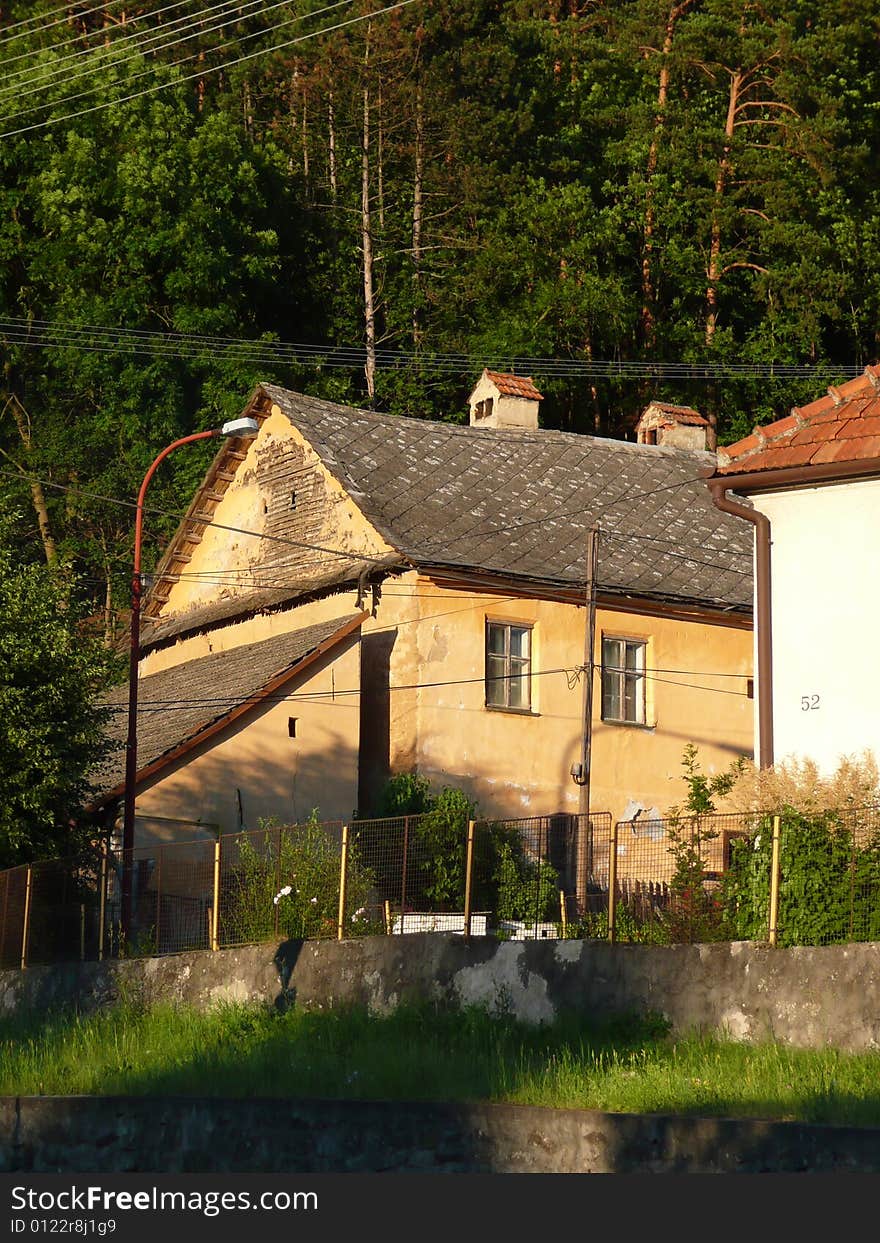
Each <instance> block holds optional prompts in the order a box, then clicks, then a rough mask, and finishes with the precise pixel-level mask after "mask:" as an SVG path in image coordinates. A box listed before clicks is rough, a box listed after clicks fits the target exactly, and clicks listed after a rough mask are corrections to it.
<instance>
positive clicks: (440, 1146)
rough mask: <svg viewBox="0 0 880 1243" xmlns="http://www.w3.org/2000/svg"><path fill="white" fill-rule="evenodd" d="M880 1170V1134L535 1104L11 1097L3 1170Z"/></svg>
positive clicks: (5, 1104)
mask: <svg viewBox="0 0 880 1243" xmlns="http://www.w3.org/2000/svg"><path fill="white" fill-rule="evenodd" d="M16 1171H27V1172H32V1173H64V1174H72V1173H77V1172H81V1171H82V1172H87V1173H91V1174H95V1173H113V1174H119V1173H128V1172H132V1171H136V1172H141V1173H149V1172H156V1171H160V1172H164V1173H172V1174H183V1173H201V1174H213V1173H223V1172H226V1171H229V1172H232V1173H236V1174H242V1173H250V1172H258V1173H264V1174H271V1173H285V1174H291V1173H296V1174H313V1173H329V1172H343V1171H344V1172H346V1173H371V1172H372V1173H378V1172H383V1173H395V1172H404V1171H406V1172H416V1173H502V1174H509V1173H530V1174H570V1173H577V1174H590V1173H596V1174H598V1173H644V1174H655V1173H656V1174H661V1173H719V1174H720V1173H756V1174H759V1173H765V1172H787V1173H798V1172H809V1173H831V1172H844V1171H846V1172H853V1173H876V1172H877V1171H880V1131H877V1130H870V1129H861V1128H858V1127H829V1126H806V1125H801V1124H799V1123H792V1122H763V1121H752V1120H731V1119H726V1118H674V1117H665V1116H662V1115H651V1116H646V1117H640V1116H638V1115H635V1114H603V1113H598V1112H595V1111H593V1110H586V1109H537V1108H533V1107H531V1106H527V1105H481V1104H476V1105H469V1104H464V1105H451V1104H450V1105H445V1104H426V1103H419V1104H415V1103H405V1102H404V1103H391V1102H387V1101H296V1100H292V1101H290V1100H208V1099H191V1098H186V1097H179V1098H171V1099H169V1098H167V1097H165V1098H152V1097H82V1096H80V1097H76V1096H74V1097H58V1096H54V1097H53V1096H42V1097H41V1096H31V1097H21V1098H18V1099H16V1098H11V1097H7V1098H0V1173H12V1172H16Z"/></svg>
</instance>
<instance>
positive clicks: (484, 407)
mask: <svg viewBox="0 0 880 1243" xmlns="http://www.w3.org/2000/svg"><path fill="white" fill-rule="evenodd" d="M494 404H495V401H494V398H492V397H485V398H484V399H483V400H482V401H478V402H477V404H476V406H475V408H474V415H475V416H476V418H478V419H488V418H489V417H490V415H491V414H492V408H493V406H494Z"/></svg>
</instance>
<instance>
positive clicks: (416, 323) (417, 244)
mask: <svg viewBox="0 0 880 1243" xmlns="http://www.w3.org/2000/svg"><path fill="white" fill-rule="evenodd" d="M424 160H425V115H424V101H423V99H422V84H421V82H419V84H418V86H417V87H416V149H415V169H414V172H413V215H412V262H413V311H412V331H413V344H414V345H415V346H416V347H418V346H419V345H420V344H421V341H422V313H421V302H422V210H423V207H422V190H423V183H424Z"/></svg>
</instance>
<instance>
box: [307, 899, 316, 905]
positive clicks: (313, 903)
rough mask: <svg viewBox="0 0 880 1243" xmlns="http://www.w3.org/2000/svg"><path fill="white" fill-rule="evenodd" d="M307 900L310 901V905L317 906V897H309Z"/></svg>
mask: <svg viewBox="0 0 880 1243" xmlns="http://www.w3.org/2000/svg"><path fill="white" fill-rule="evenodd" d="M309 901H310V902H311V904H312V906H317V905H318V899H317V898H310V899H309Z"/></svg>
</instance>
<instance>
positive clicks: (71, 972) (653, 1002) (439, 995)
mask: <svg viewBox="0 0 880 1243" xmlns="http://www.w3.org/2000/svg"><path fill="white" fill-rule="evenodd" d="M120 992H128V993H129V994H136V995H138V996H139V997H142V998H143V1000H144V1001H145V1002H147V1003H148V1004H151V1003H155V1002H158V1001H181V1002H187V1003H190V1004H193V1005H196V1006H206V1005H210V1004H212V1003H214V1002H216V1001H219V1000H232V1001H264V1002H275V1003H277V1004H282V1005H283V1004H288V1003H289V1002H291V1001H294V1000H296V1001H298V1002H300V1003H307V1004H311V1005H318V1004H320V1005H334V1004H339V1003H342V1002H358V1003H362V1004H365V1005H367V1006H369V1007H370V1008H371V1009H373V1010H376V1011H381V1012H386V1011H388V1010H390V1009H393V1008H394V1007H395V1006H396V1005H397V1004H398V1002H400V1001H405V1000H435V1001H439V1002H443V1003H449V1004H453V1003H454V1004H467V1003H477V1004H484V1005H487V1006H489V1007H490V1008H493V1007H498V1006H508V1007H509V1008H510V1009H511V1010H512V1011H513V1012H514V1013H515V1014H516V1015H517V1016H519V1017H520V1018H522V1019H525V1020H527V1021H530V1022H542V1021H547V1020H551V1019H552V1018H553V1017H554V1015H555V1014H556V1013H557V1012H559V1011H561V1010H573V1011H576V1012H580V1013H583V1014H585V1015H596V1016H601V1015H603V1014H609V1013H613V1012H617V1013H620V1012H626V1011H637V1012H639V1011H642V1012H644V1011H654V1012H657V1013H660V1014H663V1015H665V1016H666V1017H667V1019H668V1020H669V1021H670V1023H671V1024H672V1027H673V1030H675V1031H687V1030H691V1029H701V1030H706V1031H727V1032H729V1033H730V1034H731V1035H732V1036H733V1037H734V1038H736V1039H738V1040H753V1039H761V1038H764V1037H773V1038H774V1039H776V1040H779V1041H781V1042H784V1043H787V1044H791V1045H798V1046H802V1047H814V1048H815V1047H821V1046H823V1045H834V1046H836V1047H838V1048H841V1049H847V1050H859V1049H875V1048H880V944H874V943H872V944H862V945H848V946H828V947H814V948H797V949H787V950H771V949H769V948H768V947H766V946H762V945H756V944H752V943H749V942H734V943H732V944H719V945H677V946H669V947H658V946H643V945H617V946H610V945H606V944H603V943H601V942H595V941H538V942H513V941H506V942H498V941H495V940H493V939H492V938H474V939H473V940H472V941H471V942H470V943H469V944H466V943H465V942H464V940H463V939H462V938H461V937H456V936H453V935H448V936H447V935H442V934H437V933H427V934H423V935H419V934H416V935H412V936H406V937H369V938H365V939H363V940H357V941H343V942H335V941H326V942H319V941H309V942H304V943H303V942H295V941H288V942H285V943H284V944H282V945H281V946H280V947H279V946H276V945H257V946H248V947H246V948H243V949H238V950H221V951H220V952H218V953H215V954H211V953H207V952H200V953H192V954H176V955H172V956H169V957H166V958H149V959H135V960H132V961H128V962H107V963H77V964H68V965H63V966H54V967H30V968H28V970H27V971H25V972H18V971H4V972H0V1011H7V1012H8V1011H10V1010H13V1009H15V1008H18V1007H25V1008H31V1007H55V1006H58V1005H63V1004H66V1003H70V1002H71V1001H76V1002H77V1003H79V1004H80V1005H82V1006H86V1007H89V1006H96V1005H101V1004H103V1003H105V1002H107V1001H110V1000H113V999H114V998H116V997H117V996H119V994H120Z"/></svg>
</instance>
